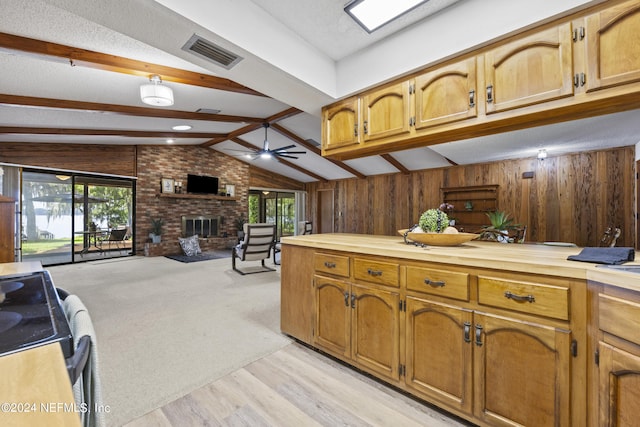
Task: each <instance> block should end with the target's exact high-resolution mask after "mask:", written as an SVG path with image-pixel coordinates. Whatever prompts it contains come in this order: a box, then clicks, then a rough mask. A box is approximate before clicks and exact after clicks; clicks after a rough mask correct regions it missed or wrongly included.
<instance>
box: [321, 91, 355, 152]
mask: <svg viewBox="0 0 640 427" xmlns="http://www.w3.org/2000/svg"><path fill="white" fill-rule="evenodd" d="M359 116H360V99H359V98H349V99H345V100H344V101H341V102H338V103H336V104H333V105H330V106H329V107H327V108H325V109H324V110H323V112H322V148H324V149H325V150H331V149H334V148H340V147H345V146H348V145H354V144H359V143H360V130H359V123H358V118H359Z"/></svg>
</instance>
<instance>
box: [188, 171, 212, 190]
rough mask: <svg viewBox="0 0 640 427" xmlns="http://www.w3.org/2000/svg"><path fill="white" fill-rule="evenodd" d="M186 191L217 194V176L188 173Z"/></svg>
mask: <svg viewBox="0 0 640 427" xmlns="http://www.w3.org/2000/svg"><path fill="white" fill-rule="evenodd" d="M187 193H196V194H218V177H215V176H206V175H191V174H188V175H187Z"/></svg>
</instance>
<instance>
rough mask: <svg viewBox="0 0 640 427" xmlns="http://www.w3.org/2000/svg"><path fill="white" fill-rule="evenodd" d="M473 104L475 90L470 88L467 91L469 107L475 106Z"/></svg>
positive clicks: (474, 103)
mask: <svg viewBox="0 0 640 427" xmlns="http://www.w3.org/2000/svg"><path fill="white" fill-rule="evenodd" d="M475 106H476V91H475V90H470V91H469V107H475Z"/></svg>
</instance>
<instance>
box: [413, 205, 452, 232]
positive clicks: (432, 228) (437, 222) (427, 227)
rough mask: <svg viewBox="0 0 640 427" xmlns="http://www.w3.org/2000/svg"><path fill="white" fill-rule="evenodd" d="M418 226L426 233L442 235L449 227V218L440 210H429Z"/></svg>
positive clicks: (421, 216)
mask: <svg viewBox="0 0 640 427" xmlns="http://www.w3.org/2000/svg"><path fill="white" fill-rule="evenodd" d="M418 225H419V226H420V228H422V231H424V232H425V233H429V232H431V233H442V232H443V231H444V229H445V228H447V227H448V226H449V217H448V216H447V214H446V213H444V212H443V211H441V210H440V209H429V210H427V211H425V212H423V213H422V215H420V220H419V221H418Z"/></svg>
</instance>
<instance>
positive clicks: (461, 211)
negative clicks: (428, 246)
mask: <svg viewBox="0 0 640 427" xmlns="http://www.w3.org/2000/svg"><path fill="white" fill-rule="evenodd" d="M440 191H441V193H442V200H443V201H444V202H445V203H449V204H451V205H453V211H451V212H450V214H451V216H452V218H450V219H455V221H456V224H455V225H456V228H458V229H462V230H464V231H467V232H470V233H474V232H477V231H479V230H480V229H481V228H482V226H483V225H489V218H488V217H487V212H490V211H495V210H496V209H497V207H498V186H497V185H478V186H469V187H449V188H441V189H440Z"/></svg>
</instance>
